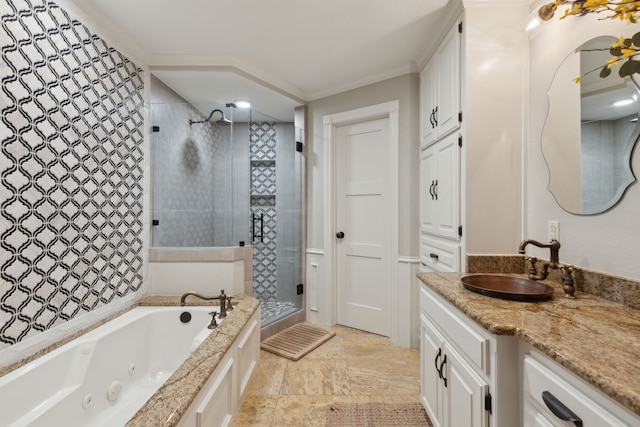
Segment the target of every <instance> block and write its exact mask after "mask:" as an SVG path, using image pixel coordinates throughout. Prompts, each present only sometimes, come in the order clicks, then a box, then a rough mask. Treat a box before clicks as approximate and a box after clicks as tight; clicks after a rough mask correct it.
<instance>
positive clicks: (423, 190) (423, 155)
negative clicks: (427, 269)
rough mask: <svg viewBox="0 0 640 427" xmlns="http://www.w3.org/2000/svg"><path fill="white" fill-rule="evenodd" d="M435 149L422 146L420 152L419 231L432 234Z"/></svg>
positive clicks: (434, 228) (435, 226)
mask: <svg viewBox="0 0 640 427" xmlns="http://www.w3.org/2000/svg"><path fill="white" fill-rule="evenodd" d="M435 154H436V150H435V149H434V148H433V146H431V147H427V148H423V149H422V151H421V152H420V231H422V232H424V233H431V234H434V233H435V232H436V229H437V225H436V219H435V209H436V199H435V193H434V187H435V180H436V178H435V175H436V156H435Z"/></svg>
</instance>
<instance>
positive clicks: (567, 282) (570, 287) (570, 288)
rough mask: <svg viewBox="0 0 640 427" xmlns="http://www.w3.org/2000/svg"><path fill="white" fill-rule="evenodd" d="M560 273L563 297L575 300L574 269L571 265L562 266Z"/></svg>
mask: <svg viewBox="0 0 640 427" xmlns="http://www.w3.org/2000/svg"><path fill="white" fill-rule="evenodd" d="M562 271H563V272H564V274H563V275H562V289H564V296H565V297H567V298H575V295H574V293H575V292H576V288H575V280H574V279H573V272H574V271H575V267H574V266H573V265H571V264H564V265H563V266H562Z"/></svg>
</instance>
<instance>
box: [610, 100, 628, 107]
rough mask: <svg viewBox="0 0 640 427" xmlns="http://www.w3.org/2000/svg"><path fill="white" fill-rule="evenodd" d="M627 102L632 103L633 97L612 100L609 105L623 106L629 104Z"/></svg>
mask: <svg viewBox="0 0 640 427" xmlns="http://www.w3.org/2000/svg"><path fill="white" fill-rule="evenodd" d="M629 104H633V99H631V98H627V99H620V100H618V101H613V102H612V103H611V105H613V106H614V107H623V106H625V105H629Z"/></svg>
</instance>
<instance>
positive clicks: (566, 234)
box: [526, 14, 640, 279]
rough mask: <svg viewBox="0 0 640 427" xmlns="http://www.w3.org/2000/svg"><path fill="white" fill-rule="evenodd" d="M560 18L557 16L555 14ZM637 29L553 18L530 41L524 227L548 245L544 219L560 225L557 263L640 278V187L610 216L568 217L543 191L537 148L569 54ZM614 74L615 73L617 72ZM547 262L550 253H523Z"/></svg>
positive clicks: (638, 159) (639, 162)
mask: <svg viewBox="0 0 640 427" xmlns="http://www.w3.org/2000/svg"><path fill="white" fill-rule="evenodd" d="M559 15H561V14H559ZM636 31H640V25H627V24H626V23H623V22H618V21H610V20H605V21H598V20H597V17H594V16H591V15H590V16H584V17H580V18H576V17H568V18H566V19H564V20H562V21H561V20H559V16H558V15H557V16H556V17H555V18H554V19H553V20H552V21H550V22H548V23H546V24H544V25H543V26H542V27H540V29H539V30H537V31H536V32H535V33H533V34H531V40H530V70H529V76H530V77H529V79H530V86H529V90H530V104H529V106H530V114H529V132H528V152H527V155H528V162H527V167H528V176H527V193H528V194H527V227H526V230H527V232H526V237H528V238H532V239H537V240H542V241H544V240H546V239H547V231H546V230H547V229H546V223H547V221H548V220H559V221H560V236H559V237H560V239H559V240H560V242H561V244H562V248H561V249H560V261H561V262H567V263H571V264H575V265H576V266H579V267H584V268H589V269H593V270H597V271H601V272H604V273H609V274H615V275H619V276H623V277H628V278H632V279H640V262H638V259H637V254H638V253H639V252H640V226H638V213H639V212H640V185H637V184H635V185H633V186H631V187H630V188H629V190H628V191H627V193H626V195H625V196H624V199H623V200H622V202H621V203H619V204H618V205H617V206H616V207H614V208H613V209H611V210H610V211H608V212H606V213H603V214H599V215H592V216H578V215H572V214H569V213H567V212H566V211H564V210H563V209H562V208H560V207H559V206H558V204H557V203H556V202H555V200H554V198H553V196H552V195H551V193H550V192H549V191H548V190H547V185H548V182H549V172H548V168H547V165H546V163H545V160H544V158H543V155H542V151H541V148H540V141H541V135H542V129H543V126H544V122H545V118H546V116H547V111H548V105H547V97H546V92H547V89H548V88H549V85H550V84H551V81H552V79H553V76H554V73H555V71H556V69H557V68H558V66H559V65H560V64H561V63H562V61H563V60H564V59H565V57H566V56H567V54H568V53H569V52H570V51H571V50H572V49H575V48H577V47H578V46H580V45H581V44H582V43H584V42H585V41H587V40H588V39H591V38H593V37H596V36H600V35H611V36H615V37H616V38H618V37H620V36H622V35H625V36H627V37H630V36H631V35H633V34H634V33H635V32H636ZM616 72H617V71H616ZM632 167H633V169H634V170H635V171H636V175H637V174H638V172H640V155H639V152H638V150H636V152H635V155H634V156H633V159H632ZM527 252H528V253H531V254H533V255H536V256H540V257H546V258H548V255H549V254H548V252H543V251H539V250H534V249H532V250H529V249H528V250H527Z"/></svg>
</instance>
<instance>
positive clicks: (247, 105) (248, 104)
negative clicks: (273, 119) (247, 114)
mask: <svg viewBox="0 0 640 427" xmlns="http://www.w3.org/2000/svg"><path fill="white" fill-rule="evenodd" d="M233 103H234V104H236V107H238V108H251V105H253V104H252V103H251V101H246V100H244V99H238V100H237V101H233Z"/></svg>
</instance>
